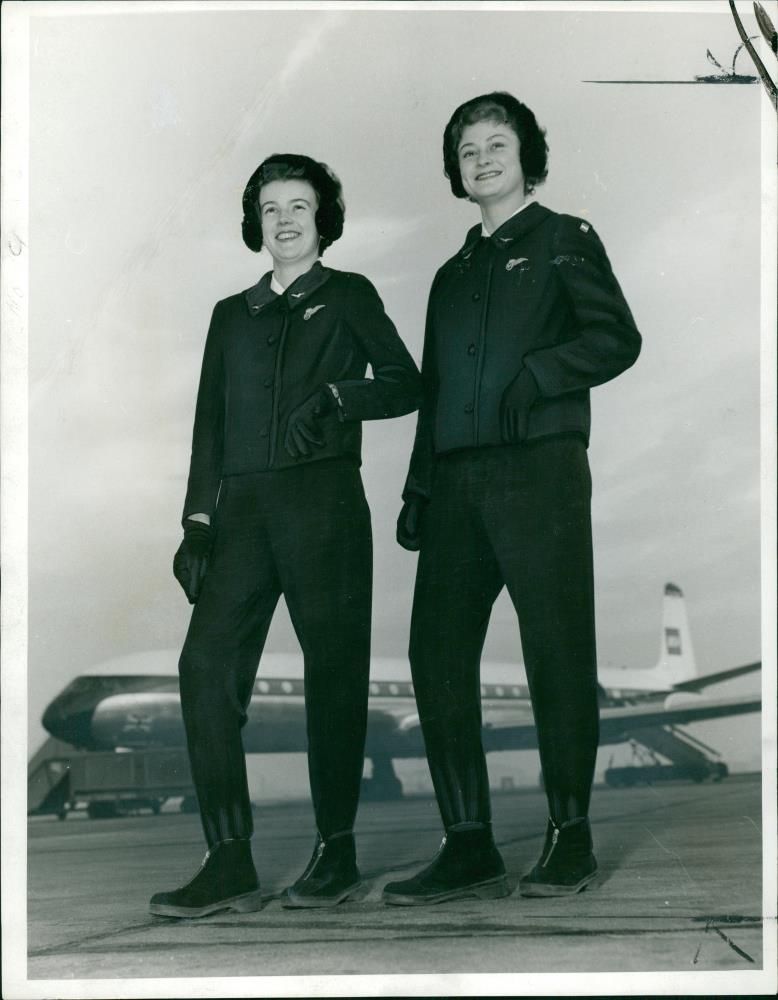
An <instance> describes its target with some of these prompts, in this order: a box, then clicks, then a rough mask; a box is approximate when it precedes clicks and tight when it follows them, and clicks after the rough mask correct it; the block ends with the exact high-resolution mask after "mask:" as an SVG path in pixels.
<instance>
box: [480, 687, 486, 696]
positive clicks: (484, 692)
mask: <svg viewBox="0 0 778 1000" xmlns="http://www.w3.org/2000/svg"><path fill="white" fill-rule="evenodd" d="M481 697H482V698H485V697H486V685H485V684H482V685H481Z"/></svg>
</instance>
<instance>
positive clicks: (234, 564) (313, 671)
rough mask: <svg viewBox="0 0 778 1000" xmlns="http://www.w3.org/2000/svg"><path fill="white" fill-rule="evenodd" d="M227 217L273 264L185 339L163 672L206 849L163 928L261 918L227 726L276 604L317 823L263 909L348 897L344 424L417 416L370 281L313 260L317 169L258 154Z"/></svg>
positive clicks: (365, 610) (366, 516)
mask: <svg viewBox="0 0 778 1000" xmlns="http://www.w3.org/2000/svg"><path fill="white" fill-rule="evenodd" d="M243 212H244V217H243V239H244V242H245V243H246V245H247V246H248V247H249V249H251V250H253V251H255V252H258V251H260V250H261V249H262V247H263V246H264V247H266V248H267V250H268V251H269V253H270V255H271V257H272V260H273V269H272V271H270V272H268V273H267V274H265V275H264V277H263V278H262V279H261V280H260V281H259V283H258V284H256V285H254V286H253V287H252V288H250V289H248V290H247V291H245V292H241V293H240V294H238V295H232V296H230V297H229V298H226V299H224V300H223V301H221V302H218V303H217V305H216V307H215V309H214V311H213V316H212V319H211V325H210V328H209V331H208V337H207V340H206V344H205V353H204V358H203V365H202V373H201V377H200V387H199V391H198V396H197V408H196V413H195V422H194V433H193V439H192V455H191V464H190V471H189V482H188V489H187V494H186V500H185V503H184V512H183V526H184V540H183V542H182V543H181V547H180V548H179V550H178V552H177V553H176V558H175V561H174V572H175V574H176V577H177V579H178V580H179V582H180V583H181V585H182V587H183V588H184V591H185V593H186V595H187V597H188V599H189V601H190V602H191V603H193V604H194V605H195V607H194V611H193V613H192V619H191V623H190V625H189V631H188V633H187V637H186V642H185V643H184V648H183V651H182V654H181V660H180V663H179V675H180V684H181V704H182V709H183V714H184V721H185V725H186V733H187V741H188V747H189V757H190V761H191V766H192V777H193V780H194V784H195V788H196V790H197V796H198V801H199V805H200V813H201V817H202V822H203V830H204V832H205V839H206V842H207V845H208V851H207V853H206V856H205V860H204V862H203V864H202V866H201V868H200V870H199V871H198V873H197V874H196V875H195V876H194V878H193V879H192V880H191V881H190V882H189V883H187V884H186V885H185V886H183V887H182V888H180V889H176V890H174V891H172V892H162V893H157V894H156V895H155V896H154V897H153V898H152V900H151V905H150V908H151V911H152V913H157V914H162V915H167V916H181V917H187V916H189V917H197V916H204V915H206V914H208V913H213V912H215V911H217V910H222V909H234V910H239V911H246V910H253V909H258V908H259V906H260V905H261V902H260V892H259V881H258V878H257V874H256V871H255V868H254V863H253V858H252V853H251V844H250V837H251V834H252V832H253V825H252V816H251V803H250V800H249V793H248V787H247V781H246V766H245V756H244V752H243V747H242V743H241V736H240V730H241V726H242V725H243V723H244V722H245V720H246V711H247V707H248V704H249V701H250V699H251V694H252V690H253V687H254V680H255V676H256V674H257V668H258V664H259V660H260V656H261V654H262V649H263V646H264V643H265V639H266V636H267V632H268V629H269V627H270V621H271V618H272V616H273V612H274V610H275V607H276V604H277V602H278V599H279V597H280V596H281V594H283V595H284V598H285V600H286V604H287V607H288V609H289V614H290V617H291V620H292V623H293V625H294V628H295V631H296V633H297V637H298V639H299V641H300V645H301V647H302V650H303V655H304V661H305V703H306V713H307V735H308V765H309V775H310V783H311V795H312V799H313V807H314V813H315V818H316V825H317V837H316V846H315V849H314V853H313V857H312V858H311V862H310V864H309V865H308V867H307V868H306V870H305V871H304V873H303V874H302V875H301V876H300V878H299V879H298V880H297V881H296V882H295V883H294V885H293V886H291V887H290V888H289V889H287V891H286V893H285V896H284V900H283V902H284V905H286V906H289V907H309V906H333V905H335V904H337V903H339V902H342V901H343V900H345V899H348V898H349V897H351V896H354V895H355V894H358V893H359V891H360V889H361V879H360V874H359V870H358V867H357V863H356V852H355V844H354V835H353V832H352V831H353V825H354V819H355V815H356V810H357V802H358V798H359V788H360V781H361V777H362V768H363V759H364V740H365V726H366V719H367V698H368V674H369V662H370V616H371V596H372V535H371V526H370V511H369V509H368V506H367V502H366V500H365V495H364V491H363V488H362V481H361V477H360V472H359V466H360V463H361V457H360V455H361V421H362V420H373V419H380V418H384V417H397V416H400V415H402V414H405V413H409V412H411V411H412V410H414V409H416V407H417V405H418V402H419V373H418V370H417V368H416V365H415V364H414V362H413V360H412V358H411V357H410V355H409V353H408V351H407V350H406V348H405V346H404V345H403V343H402V341H401V340H400V337H399V336H398V334H397V331H396V329H395V327H394V325H393V323H392V321H391V320H390V319H389V317H388V316H387V315H386V313H385V312H384V308H383V305H382V303H381V299H380V298H379V296H378V294H377V292H376V290H375V289H374V287H373V286H372V284H371V283H370V282H369V281H368V280H367V279H366V278H364V277H363V276H362V275H359V274H354V273H350V272H345V271H337V270H334V269H331V268H326V267H324V266H323V265H322V264H321V262H320V260H319V257H320V255H321V254H322V253H323V252H324V250H326V248H327V247H329V246H330V245H331V244H332V243H333V242H334V241H335V240H337V239H338V238H339V237H340V235H341V233H342V231H343V220H344V204H343V198H342V192H341V186H340V182H339V181H338V179H337V178H336V177H335V175H334V174H333V173H332V171H331V170H330V169H329V168H328V167H327V166H326V165H325V164H323V163H318V162H317V161H315V160H312V159H310V158H309V157H307V156H299V155H295V154H283V155H274V156H271V157H269V158H268V159H267V160H265V161H264V162H263V163H262V164H261V165H260V166H259V167H258V168H257V170H256V171H255V172H254V174H253V175H252V176H251V178H250V180H249V182H248V184H247V186H246V189H245V191H244V194H243ZM368 365H370V367H371V369H372V375H373V377H372V378H366V377H365V374H366V370H367V366H368Z"/></svg>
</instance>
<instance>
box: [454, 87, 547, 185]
mask: <svg viewBox="0 0 778 1000" xmlns="http://www.w3.org/2000/svg"><path fill="white" fill-rule="evenodd" d="M483 121H498V122H504V123H505V124H506V125H509V126H510V127H511V128H512V129H513V131H514V132H515V133H516V135H517V136H518V137H519V161H520V163H521V169H522V172H523V174H524V193H525V194H531V193H532V192H533V191H534V190H535V187H536V185H538V184H542V183H543V181H544V180H545V179H546V177H547V176H548V145H547V143H546V132H545V129H542V128H541V127H540V126H539V125H538V123H537V120H536V118H535V115H534V114H533V113H532V111H530V109H529V108H528V107H527V106H526V104H522V103H521V101H518V100H517V99H516V98H515V97H514V96H513V95H512V94H508V93H506V91H504V90H496V91H493V92H492V93H491V94H482V95H481V96H480V97H473V98H471V99H470V100H469V101H465V103H464V104H460V105H459V107H458V108H457V109H456V111H455V112H454V113H453V115H452V116H451V118H450V119H449V122H448V125H446V129H445V131H444V133H443V173H444V174H445V175H446V177H448V179H449V182H450V184H451V190H452V191H453V193H454V195H455V196H456V197H457V198H468V197H469V195H468V193H467V191H465V189H464V186H463V185H462V175H461V173H460V172H459V156H458V153H457V148H458V146H459V143H460V141H461V139H462V132H463V131H464V130H465V127H466V126H467V125H473V124H474V123H475V122H483Z"/></svg>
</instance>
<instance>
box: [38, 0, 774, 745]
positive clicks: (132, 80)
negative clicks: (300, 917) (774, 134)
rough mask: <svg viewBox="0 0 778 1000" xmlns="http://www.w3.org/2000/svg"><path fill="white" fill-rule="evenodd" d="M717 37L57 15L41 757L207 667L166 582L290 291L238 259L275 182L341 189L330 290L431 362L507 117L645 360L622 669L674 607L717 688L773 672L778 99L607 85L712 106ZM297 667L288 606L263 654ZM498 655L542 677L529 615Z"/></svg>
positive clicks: (396, 616) (608, 451)
mask: <svg viewBox="0 0 778 1000" xmlns="http://www.w3.org/2000/svg"><path fill="white" fill-rule="evenodd" d="M30 6H32V5H30ZM64 6H65V5H62V7H64ZM634 6H637V5H634ZM720 8H721V11H720V13H718V14H706V13H704V12H703V11H702V10H701V11H698V12H697V13H695V14H694V15H689V14H685V13H667V12H665V13H643V12H639V11H632V12H629V13H624V12H610V13H602V14H600V13H592V12H588V11H585V10H583V9H577V10H573V11H569V12H548V11H544V12H540V11H533V12H528V11H522V10H513V11H501V12H488V11H484V10H469V11H468V10H457V11H445V10H440V9H438V10H435V11H426V12H425V11H410V12H409V11H397V10H394V11H380V10H371V11H362V12H358V11H353V10H337V11H328V10H321V9H319V10H308V11H292V10H286V11H283V12H270V11H268V10H254V11H241V12H237V11H229V10H226V9H222V10H219V11H217V12H211V11H206V10H201V11H199V12H193V13H192V12H185V11H178V12H175V13H155V14H149V13H137V14H133V13H129V12H127V11H126V8H125V10H124V11H123V12H122V13H119V14H112V15H110V16H99V15H98V14H97V10H98V5H93V6H92V7H91V8H89V10H88V13H87V14H81V15H79V16H62V13H61V9H60V14H59V16H51V17H49V16H42V15H41V16H34V17H32V19H31V22H30V28H31V30H30V77H31V90H30V174H29V178H30V219H29V226H30V228H29V246H30V258H29V259H30V264H29V268H30V270H29V278H30V313H29V330H30V335H29V387H30V426H29V441H30V504H29V512H30V524H29V528H30V536H29V537H30V549H29V553H30V564H29V573H30V589H29V600H30V604H29V627H30V636H29V689H30V734H31V739H32V742H31V747H34V746H35V744H36V743H37V742H39V740H40V738H41V737H42V730H41V729H40V726H39V723H38V720H39V717H40V714H41V711H42V710H43V708H44V707H45V705H46V703H47V702H48V701H49V700H50V699H51V698H52V697H53V696H54V695H55V694H56V693H57V691H58V690H59V689H61V687H62V686H63V685H64V684H65V683H66V682H67V681H68V680H69V679H71V678H72V677H74V676H76V675H77V674H78V673H80V672H81V671H82V670H84V669H85V668H87V667H92V666H94V665H95V664H97V663H99V662H100V661H102V660H105V659H108V658H111V657H114V656H118V655H122V654H125V653H131V652H135V651H141V650H147V649H154V648H158V647H175V646H179V645H180V644H181V642H182V641H183V637H184V633H185V629H186V625H187V622H188V616H189V610H190V609H189V605H188V604H187V603H186V601H185V599H184V597H183V595H182V593H181V591H180V589H179V588H178V585H177V584H176V582H175V580H174V579H173V576H172V572H171V562H172V557H173V553H174V551H175V549H176V547H177V545H178V543H179V538H180V515H181V507H182V504H183V498H184V492H185V486H186V475H187V471H188V460H189V448H190V441H191V424H192V417H193V411H194V401H195V392H196V386H197V378H198V373H199V366H200V361H201V356H202V348H203V343H204V337H205V332H206V328H207V324H208V320H209V317H210V313H211V309H212V307H213V304H214V302H215V301H216V300H218V299H220V298H223V297H225V296H227V295H230V294H233V293H234V292H237V291H239V290H241V289H244V288H246V287H248V286H250V285H252V284H253V283H254V282H255V281H257V280H258V278H259V277H260V276H261V275H262V274H263V273H264V272H265V271H266V270H268V268H269V266H270V264H269V258H268V257H267V256H266V255H265V254H262V255H259V256H257V255H254V254H252V253H251V252H250V251H248V250H247V249H246V248H245V246H244V245H243V243H242V241H241V237H240V221H241V195H242V191H243V187H244V185H245V183H246V180H247V179H248V177H249V175H250V174H251V173H252V171H253V170H254V168H255V167H256V165H257V164H258V163H259V162H260V161H261V160H262V159H263V158H264V157H265V156H267V155H269V154H270V153H274V152H286V151H290V152H298V153H306V154H309V155H311V156H313V157H315V158H316V159H320V160H324V161H326V162H327V163H329V164H330V165H331V166H332V167H333V168H334V169H335V171H336V172H337V173H338V174H339V176H340V178H341V180H342V182H343V186H344V193H345V198H346V206H347V212H346V226H345V232H344V236H343V238H342V239H341V240H340V241H339V242H338V243H336V244H335V246H334V247H332V248H331V249H330V250H329V251H328V252H327V253H326V255H325V258H324V260H325V263H327V264H329V265H331V266H333V267H339V268H344V269H349V270H356V271H360V272H362V273H364V274H366V275H367V276H368V277H369V278H370V279H371V281H372V282H373V283H374V284H375V285H376V287H377V288H378V290H379V292H380V294H381V296H382V298H383V300H384V303H385V305H386V308H387V311H388V312H389V314H390V315H391V316H392V318H393V319H394V321H395V324H396V325H397V328H398V330H399V332H400V335H401V336H402V337H403V339H404V340H405V342H406V343H407V345H408V347H409V349H410V351H411V352H412V354H413V355H414V357H415V358H416V359H417V361H419V360H420V357H421V344H422V334H423V321H424V312H425V306H426V297H427V293H428V290H429V285H430V282H431V279H432V277H433V275H434V272H435V270H436V269H437V268H438V266H439V265H440V264H441V263H442V261H443V260H444V259H445V258H447V257H448V256H450V255H451V254H452V253H454V252H455V251H456V250H457V249H458V247H459V246H460V245H461V242H462V239H463V237H464V234H465V232H466V230H467V229H468V228H469V226H470V225H472V224H473V223H474V222H475V221H477V220H478V215H477V210H476V209H475V207H474V206H472V205H470V204H468V203H465V202H459V201H456V200H455V199H454V198H453V197H452V195H451V193H450V189H449V186H448V183H447V181H446V180H445V178H444V177H443V175H442V162H441V155H440V147H441V138H442V132H443V127H444V125H445V123H446V121H447V120H448V117H449V115H450V113H451V111H452V110H453V108H454V107H455V106H456V105H457V104H459V103H461V102H462V101H463V100H466V99H467V98H469V97H472V96H474V95H476V94H479V93H483V92H486V91H489V90H493V89H506V90H509V91H511V92H512V93H514V94H515V95H517V96H518V97H520V98H521V99H522V100H523V101H525V102H526V103H528V104H529V105H530V106H531V107H532V108H533V110H534V111H535V112H536V114H537V117H538V119H539V121H540V122H541V124H542V125H543V126H544V127H545V128H546V129H547V138H548V143H549V146H550V151H551V153H550V171H549V178H548V181H547V183H546V184H545V185H543V186H542V187H541V188H539V189H538V195H537V197H538V200H539V201H541V202H542V203H543V204H546V205H548V206H549V207H550V208H553V209H555V210H557V211H563V212H569V213H572V214H575V215H580V216H583V217H585V218H587V219H589V220H590V221H591V222H592V223H593V224H594V226H595V228H596V229H597V230H598V232H599V234H600V236H601V238H602V239H603V241H604V243H605V246H606V248H607V250H608V254H609V256H610V259H611V262H612V265H613V268H614V270H615V272H616V275H617V277H618V278H619V280H620V282H621V284H622V287H623V289H624V292H625V294H626V296H627V299H628V301H629V302H630V304H631V306H632V309H633V312H634V315H635V318H636V321H637V324H638V327H639V329H640V330H641V332H642V334H643V338H644V347H643V353H642V355H641V357H640V359H639V360H638V362H637V364H636V365H635V366H634V368H632V369H631V370H630V371H628V372H627V373H626V374H625V375H623V376H621V377H620V378H619V379H617V380H616V381H614V382H612V383H611V384H609V385H606V386H603V387H601V388H598V389H596V390H594V392H593V432H592V443H591V447H590V461H591V464H592V471H593V477H594V510H593V514H594V530H595V546H596V550H595V559H596V577H597V612H598V622H597V624H598V642H599V651H600V663H601V665H602V666H603V667H608V666H617V665H621V664H629V665H630V666H640V665H648V664H649V663H652V662H653V661H654V660H655V659H656V657H657V654H658V643H659V616H660V612H661V596H662V588H663V585H664V583H665V582H666V581H668V580H672V581H674V582H675V583H677V584H679V585H680V586H681V587H682V588H683V590H684V591H685V593H686V595H687V598H688V607H689V616H690V620H691V627H692V630H693V634H694V639H695V644H696V649H697V655H698V659H699V660H700V662H701V665H702V668H703V670H704V671H705V672H707V671H714V670H719V669H724V668H726V667H727V666H731V665H734V664H738V663H742V662H747V661H749V660H750V659H756V658H758V657H759V656H760V612H759V595H760V538H759V338H760V312H759V301H760V287H759V281H760V172H759V170H760V104H761V101H762V94H761V88H760V87H758V86H724V87H713V86H707V87H706V86H688V87H682V86H675V87H669V86H665V87H662V86H632V87H630V86H618V85H617V86H601V85H595V84H589V83H584V82H582V81H584V80H589V79H601V78H614V79H624V78H643V79H651V78H655V79H663V78H664V79H691V78H692V77H693V75H694V74H704V73H707V72H712V71H714V67H713V66H711V65H710V63H709V62H708V61H707V59H706V49H710V51H711V52H712V53H713V55H714V56H715V57H716V58H717V59H718V61H719V62H721V63H722V64H723V65H729V64H731V60H732V56H733V54H734V51H735V49H736V47H737V44H738V38H737V35H736V32H735V28H734V25H733V23H732V21H731V18H730V16H729V13H728V10H727V6H726V5H725V4H723V3H722V4H721V5H720ZM53 13H55V14H57V13H58V12H57V11H56V10H54V11H53ZM737 68H738V70H739V71H741V72H748V71H750V64H749V62H748V57H747V55H746V54H745V53H743V54H741V56H740V57H739V59H738V67H737ZM414 427H415V417H414V416H407V417H404V418H402V419H399V420H394V421H384V422H381V423H375V424H372V425H369V426H368V425H366V429H365V434H364V450H363V456H364V466H363V476H364V480H365V484H366V488H367V491H368V498H369V500H370V504H371V508H372V512H373V523H374V535H375V545H376V552H375V600H374V606H375V613H374V651H375V653H376V654H378V655H387V656H402V655H404V653H405V651H406V648H407V637H408V622H409V613H410V602H411V596H412V589H413V577H414V572H415V562H416V557H415V556H413V555H411V554H409V553H407V552H404V551H403V550H401V549H400V548H399V547H397V545H396V544H395V542H394V522H395V519H396V516H397V512H398V510H399V505H400V499H399V497H400V491H401V488H402V483H403V480H404V477H405V473H406V469H407V461H408V457H409V452H410V447H411V443H412V437H413V431H414ZM296 648H297V645H296V640H295V638H294V635H293V633H292V630H291V627H290V626H289V623H288V619H287V618H286V613H285V610H284V609H283V608H279V612H278V613H277V617H276V621H275V622H274V625H273V628H272V631H271V635H270V639H269V643H268V649H271V650H279V651H282V650H294V649H296ZM486 655H487V656H488V657H491V658H494V659H499V660H510V659H516V660H517V661H518V660H519V658H520V654H519V645H518V628H517V625H516V621H515V617H514V615H513V611H512V608H511V607H510V605H509V603H508V602H507V600H505V598H504V597H503V598H501V599H500V601H499V602H498V604H497V606H496V608H495V612H494V615H493V619H492V627H491V630H490V634H489V638H488V640H487V647H486Z"/></svg>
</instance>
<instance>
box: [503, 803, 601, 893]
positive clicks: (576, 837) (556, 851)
mask: <svg viewBox="0 0 778 1000" xmlns="http://www.w3.org/2000/svg"><path fill="white" fill-rule="evenodd" d="M596 875H597V860H596V859H595V857H594V854H593V853H592V832H591V828H590V826H589V820H588V819H587V818H586V817H585V816H584V817H579V818H578V819H571V820H569V821H568V822H567V823H562V825H561V826H557V825H556V824H555V823H554V821H553V820H552V819H549V821H548V826H547V828H546V842H545V844H544V845H543V852H542V853H541V855H540V859H539V861H538V863H537V864H536V865H535V867H534V868H533V869H532V871H531V872H530V873H529V874H528V875H525V876H524V878H523V879H521V881H520V882H519V892H520V893H521V895H522V896H569V895H572V894H573V893H575V892H580V891H581V890H582V889H585V888H586V886H587V885H589V883H590V882H592V881H593V879H594V878H595V877H596Z"/></svg>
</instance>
